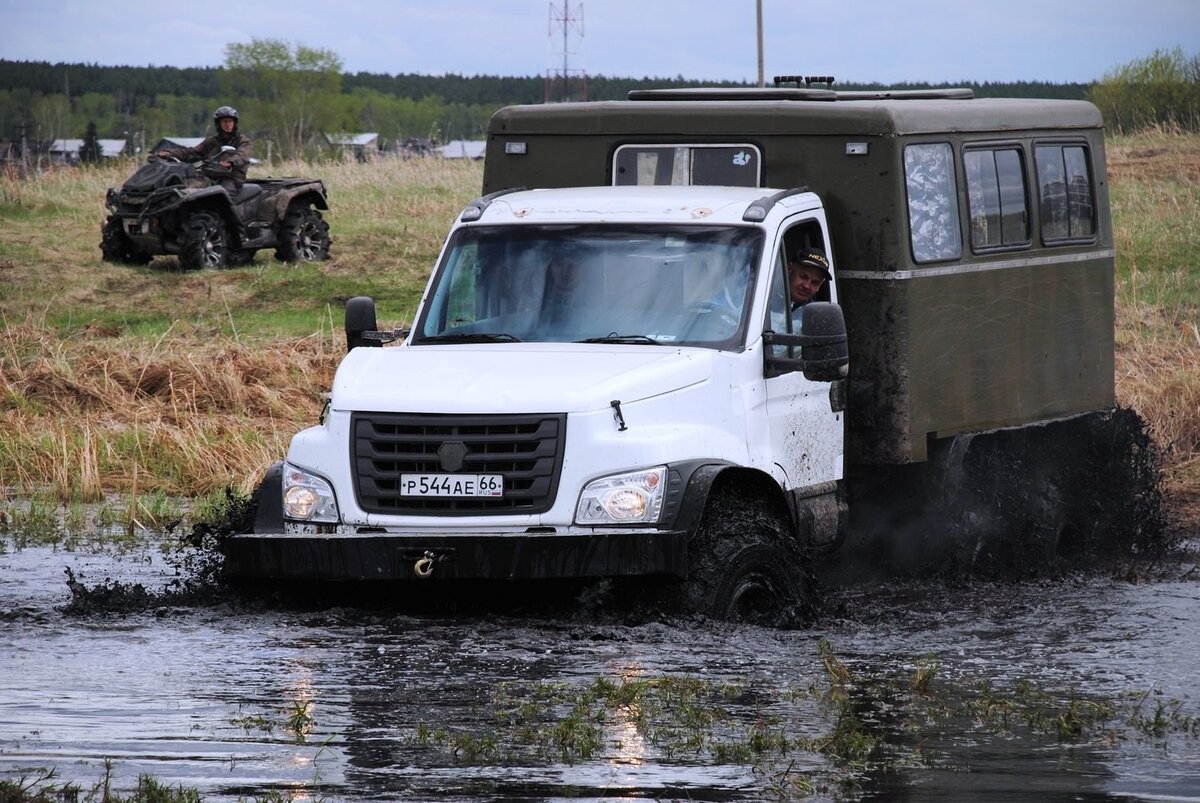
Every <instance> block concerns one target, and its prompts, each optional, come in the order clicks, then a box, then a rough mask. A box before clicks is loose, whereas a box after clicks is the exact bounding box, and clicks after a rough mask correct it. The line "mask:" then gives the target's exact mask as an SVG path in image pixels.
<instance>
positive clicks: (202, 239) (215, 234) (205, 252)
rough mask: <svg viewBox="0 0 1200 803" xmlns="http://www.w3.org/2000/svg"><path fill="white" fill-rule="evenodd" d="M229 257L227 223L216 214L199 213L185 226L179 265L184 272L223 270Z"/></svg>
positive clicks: (189, 219) (188, 220)
mask: <svg viewBox="0 0 1200 803" xmlns="http://www.w3.org/2000/svg"><path fill="white" fill-rule="evenodd" d="M228 257H229V234H228V232H227V231H226V230H225V221H223V220H221V216H220V215H218V214H216V213H215V212H197V213H196V214H194V215H192V216H191V217H190V218H188V219H187V221H186V222H185V223H184V224H183V238H182V241H181V242H180V248H179V264H181V265H182V266H183V268H184V270H198V269H199V268H221V267H224V266H225V264H226V260H227V259H228Z"/></svg>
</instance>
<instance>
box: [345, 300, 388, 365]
mask: <svg viewBox="0 0 1200 803" xmlns="http://www.w3.org/2000/svg"><path fill="white" fill-rule="evenodd" d="M378 329H379V325H378V324H377V323H376V321H375V299H373V298H371V297H370V296H355V297H354V298H352V299H350V300H349V301H347V302H346V350H347V351H349V350H350V349H352V348H356V347H358V346H382V345H383V341H381V340H379V339H378V338H367V337H364V336H363V335H364V334H365V333H367V332H372V333H374V332H376V331H377V330H378Z"/></svg>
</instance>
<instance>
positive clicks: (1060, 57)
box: [0, 0, 1200, 83]
mask: <svg viewBox="0 0 1200 803" xmlns="http://www.w3.org/2000/svg"><path fill="white" fill-rule="evenodd" d="M564 4H566V5H569V7H570V11H571V13H570V15H569V16H571V17H572V18H573V19H572V21H570V22H569V23H567V30H568V36H567V38H566V48H567V58H566V65H567V67H568V69H570V70H571V71H572V72H574V71H576V70H583V71H586V73H587V74H588V75H605V76H611V77H627V78H642V77H676V76H682V77H684V78H689V79H696V80H732V81H747V82H754V81H756V80H757V78H758V55H757V44H756V23H755V8H756V2H755V0H699V1H698V0H584V1H583V2H580V1H579V0H471V1H468V0H420V2H416V1H414V0H356V2H349V3H346V2H333V1H331V0H320V1H319V2H312V1H310V0H248V1H247V2H243V3H224V4H221V3H212V4H206V3H204V2H195V0H193V1H192V2H187V3H164V2H161V0H154V1H153V2H151V1H148V0H123V1H122V2H119V3H98V2H95V0H53V1H52V2H42V1H41V0H0V58H6V59H12V60H18V61H48V62H52V63H55V62H69V63H71V62H82V63H88V64H102V65H134V66H146V65H155V66H177V67H218V66H221V65H222V64H223V63H224V60H225V46H226V45H228V44H230V43H235V42H249V41H250V40H251V39H254V38H259V39H277V40H283V41H286V42H289V43H291V44H293V45H295V44H299V45H304V46H306V47H311V48H321V49H324V50H329V51H332V52H333V53H335V54H336V55H337V56H338V57H339V58H340V59H341V60H342V66H343V70H344V71H345V72H351V73H353V72H360V71H361V72H372V73H385V74H398V73H424V74H433V75H440V74H446V73H455V74H459V75H504V76H540V75H546V74H547V71H554V70H561V69H562V67H563V64H564V59H563V50H564V38H563V33H562V32H563V23H561V22H558V21H555V20H552V17H554V16H557V17H561V16H563V15H562V10H563V7H564ZM581 6H582V9H581V8H580V7H581ZM551 7H554V8H555V9H556V10H557V11H558V14H557V15H555V14H552V12H551ZM762 7H763V28H764V44H763V51H764V72H765V75H766V78H767V81H768V82H769V81H770V79H771V76H772V75H776V74H781V73H785V74H807V75H812V74H826V75H834V76H836V77H837V78H838V80H839V81H854V82H868V81H871V82H883V83H895V82H902V81H920V82H924V81H928V82H935V83H936V82H943V81H945V82H951V83H953V82H956V81H980V82H983V81H1014V80H1031V81H1032V80H1043V81H1053V82H1069V81H1070V82H1073V81H1092V80H1097V79H1100V78H1103V77H1104V75H1105V74H1106V73H1108V72H1110V71H1111V70H1112V69H1113V68H1115V67H1118V66H1120V65H1123V64H1128V63H1129V62H1131V61H1133V60H1135V59H1140V58H1144V57H1146V56H1149V55H1150V54H1151V53H1152V52H1154V51H1155V50H1156V49H1163V50H1171V49H1174V48H1176V47H1178V48H1182V49H1183V52H1184V54H1185V55H1186V56H1188V57H1191V56H1195V55H1200V0H1003V1H1002V2H979V0H957V2H954V1H953V0H905V2H896V1H895V0H887V1H886V2H885V1H882V0H842V1H841V2H813V1H812V0H808V1H807V2H804V1H802V0H762ZM207 9H211V10H207ZM579 18H581V19H579Z"/></svg>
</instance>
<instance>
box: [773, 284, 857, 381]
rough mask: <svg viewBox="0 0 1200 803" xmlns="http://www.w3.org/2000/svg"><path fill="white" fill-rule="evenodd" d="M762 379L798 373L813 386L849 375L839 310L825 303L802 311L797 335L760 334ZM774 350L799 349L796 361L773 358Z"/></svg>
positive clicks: (844, 325)
mask: <svg viewBox="0 0 1200 803" xmlns="http://www.w3.org/2000/svg"><path fill="white" fill-rule="evenodd" d="M763 344H764V346H766V349H765V350H764V362H765V369H766V376H768V377H771V376H779V375H780V374H784V373H788V372H789V371H801V372H803V373H804V378H805V379H808V380H811V381H813V382H836V381H837V380H839V379H844V378H845V377H846V375H847V374H848V373H849V366H850V348H849V345H848V344H847V340H846V318H845V316H844V315H842V308H841V307H839V306H838V305H837V304H832V303H830V302H828V301H814V302H812V303H811V304H807V305H805V307H804V315H803V318H802V323H801V325H800V334H790V335H789V334H786V333H783V332H772V331H766V332H763ZM776 346H793V347H795V346H799V347H800V359H798V360H797V359H793V358H790V357H784V356H775V355H774V353H773V352H774V351H775V349H774V347H776Z"/></svg>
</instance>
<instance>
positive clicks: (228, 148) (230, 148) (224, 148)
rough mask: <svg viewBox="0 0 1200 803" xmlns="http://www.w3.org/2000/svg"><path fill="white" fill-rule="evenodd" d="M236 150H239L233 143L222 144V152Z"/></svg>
mask: <svg viewBox="0 0 1200 803" xmlns="http://www.w3.org/2000/svg"><path fill="white" fill-rule="evenodd" d="M236 150H237V148H235V147H233V146H232V145H222V146H221V153H233V152H234V151H236Z"/></svg>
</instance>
